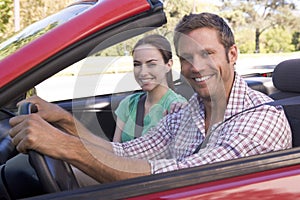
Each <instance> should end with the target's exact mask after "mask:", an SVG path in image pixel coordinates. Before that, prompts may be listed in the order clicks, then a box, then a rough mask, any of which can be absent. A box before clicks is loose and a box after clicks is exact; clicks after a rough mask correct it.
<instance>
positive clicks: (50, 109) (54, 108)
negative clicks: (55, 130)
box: [17, 95, 67, 123]
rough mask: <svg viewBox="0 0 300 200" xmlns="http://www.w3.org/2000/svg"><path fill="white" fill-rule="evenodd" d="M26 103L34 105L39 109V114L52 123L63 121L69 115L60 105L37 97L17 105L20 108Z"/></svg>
mask: <svg viewBox="0 0 300 200" xmlns="http://www.w3.org/2000/svg"><path fill="white" fill-rule="evenodd" d="M25 102H30V103H32V104H34V105H35V106H36V107H37V109H38V111H37V114H38V115H39V116H41V117H42V118H43V119H44V120H46V121H47V122H50V123H57V122H59V121H62V120H64V117H65V116H66V115H67V112H66V111H65V110H64V109H62V108H61V107H59V106H58V105H55V104H53V103H49V102H47V101H45V100H43V99H41V98H40V97H38V96H36V95H35V96H32V97H29V98H27V99H25V100H22V101H20V102H19V103H18V104H17V105H18V106H20V105H21V104H23V103H25Z"/></svg>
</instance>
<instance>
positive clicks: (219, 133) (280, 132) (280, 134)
mask: <svg viewBox="0 0 300 200" xmlns="http://www.w3.org/2000/svg"><path fill="white" fill-rule="evenodd" d="M270 101H272V99H270V98H269V97H268V96H266V95H264V94H262V93H260V92H257V91H255V90H252V89H251V88H249V87H248V86H247V83H246V82H245V81H244V80H243V79H242V78H241V77H240V76H239V75H235V81H234V84H233V88H232V90H231V93H230V96H229V101H228V104H227V108H226V110H225V115H224V120H223V122H222V123H219V124H215V125H213V128H212V129H211V130H212V131H211V132H210V137H209V140H208V142H207V144H206V146H205V147H204V148H201V149H200V151H198V152H197V153H195V150H196V149H197V147H198V146H199V145H201V143H202V142H203V141H204V139H205V113H204V104H203V102H202V100H201V99H200V98H198V95H197V94H194V95H193V96H192V97H191V99H190V100H189V104H188V106H186V107H185V108H183V109H181V110H180V111H179V112H177V113H173V114H170V115H167V116H166V117H164V118H163V119H162V120H161V121H160V122H159V123H158V125H157V126H156V127H155V128H152V129H151V130H150V131H149V133H150V134H147V135H145V136H143V137H140V138H137V139H135V140H132V141H129V142H125V143H112V145H113V149H114V152H115V154H116V155H119V156H124V157H132V158H140V159H147V160H148V162H149V164H150V166H151V173H152V174H156V173H162V172H167V171H172V170H178V169H183V168H187V167H194V166H199V165H203V164H207V163H214V162H220V161H225V160H230V159H235V158H241V157H246V156H251V155H256V154H262V153H266V152H270V151H277V150H282V149H288V148H291V147H292V134H291V129H290V126H289V124H288V121H287V119H286V116H285V114H284V111H283V109H282V107H281V106H277V107H274V106H269V105H262V106H259V107H257V108H255V109H250V110H247V109H249V108H252V107H254V106H256V105H260V104H263V103H265V102H270ZM245 110H247V111H245ZM243 111H244V112H243Z"/></svg>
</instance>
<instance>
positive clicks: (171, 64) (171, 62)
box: [165, 59, 173, 72]
mask: <svg viewBox="0 0 300 200" xmlns="http://www.w3.org/2000/svg"><path fill="white" fill-rule="evenodd" d="M165 66H166V72H169V71H170V70H171V69H172V66H173V59H169V61H168V62H167V63H166V65H165Z"/></svg>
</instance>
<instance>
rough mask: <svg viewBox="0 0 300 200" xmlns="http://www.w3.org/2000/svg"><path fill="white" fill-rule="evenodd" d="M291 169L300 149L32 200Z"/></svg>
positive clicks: (117, 194) (125, 194) (115, 194)
mask: <svg viewBox="0 0 300 200" xmlns="http://www.w3.org/2000/svg"><path fill="white" fill-rule="evenodd" d="M294 165H298V166H300V148H294V149H290V150H285V151H278V152H271V153H267V154H263V155H257V156H251V157H247V158H240V159H236V160H230V161H225V162H220V163H214V164H209V165H204V166H200V167H193V168H188V169H182V170H177V171H173V172H167V173H162V174H157V175H150V176H144V177H139V178H134V179H128V180H124V181H118V182H114V183H109V184H102V185H98V186H92V187H86V188H81V189H78V190H74V191H66V192H61V193H56V194H49V195H43V196H39V197H35V198H31V199H45V200H46V199H47V200H50V199H124V198H130V197H136V196H140V195H146V194H152V193H156V192H163V191H166V190H171V189H176V188H182V187H187V186H192V185H196V184H203V183H207V182H212V181H217V180H222V179H226V178H233V177H237V176H242V175H247V174H253V173H259V172H265V171H268V170H274V169H279V168H281V169H282V168H284V167H289V166H294Z"/></svg>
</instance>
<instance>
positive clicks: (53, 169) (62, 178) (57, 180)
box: [18, 102, 79, 193]
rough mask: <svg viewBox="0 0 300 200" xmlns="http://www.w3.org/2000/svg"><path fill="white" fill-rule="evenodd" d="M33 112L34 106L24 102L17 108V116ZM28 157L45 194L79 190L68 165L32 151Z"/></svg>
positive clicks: (35, 109) (35, 110)
mask: <svg viewBox="0 0 300 200" xmlns="http://www.w3.org/2000/svg"><path fill="white" fill-rule="evenodd" d="M34 112H37V108H36V106H35V105H34V104H31V103H29V102H25V103H23V104H21V105H20V106H19V110H18V114H19V115H24V114H30V113H34ZM54 148H55V147H54ZM28 155H29V162H30V164H31V166H32V167H33V168H34V170H35V171H36V173H37V176H38V177H39V180H40V182H41V184H42V186H43V188H44V190H45V191H46V192H48V193H52V192H60V191H64V190H72V189H76V188H79V184H78V182H77V180H76V178H75V175H74V173H73V171H72V168H71V166H70V165H69V164H68V163H66V162H64V161H62V160H57V159H54V158H51V157H49V156H45V155H42V154H40V153H39V152H36V151H34V150H30V151H28Z"/></svg>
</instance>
